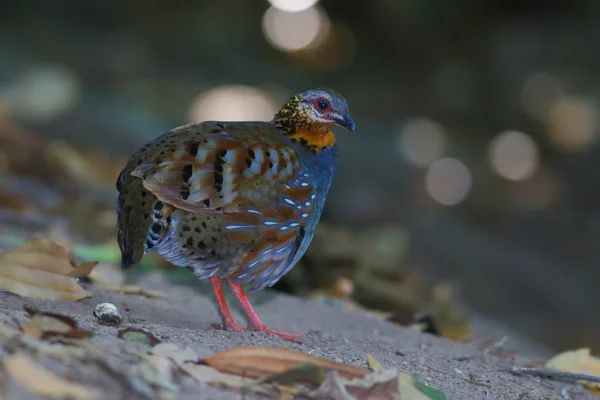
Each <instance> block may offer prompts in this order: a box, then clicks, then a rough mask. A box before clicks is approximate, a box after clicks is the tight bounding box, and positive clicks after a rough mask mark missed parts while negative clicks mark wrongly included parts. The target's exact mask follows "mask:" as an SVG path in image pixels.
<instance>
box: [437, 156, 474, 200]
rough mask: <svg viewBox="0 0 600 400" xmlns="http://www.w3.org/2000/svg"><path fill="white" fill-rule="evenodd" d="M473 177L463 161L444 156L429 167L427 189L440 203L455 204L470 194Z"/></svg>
mask: <svg viewBox="0 0 600 400" xmlns="http://www.w3.org/2000/svg"><path fill="white" fill-rule="evenodd" d="M471 179H472V178H471V172H470V171H469V169H468V168H467V167H466V166H465V165H464V164H463V163H462V162H460V161H459V160H457V159H455V158H442V159H441V160H438V161H436V162H434V163H433V164H431V166H429V168H428V169H427V175H426V176H425V189H426V190H427V193H428V194H429V196H431V198H432V199H433V200H435V201H437V202H438V203H440V204H443V205H445V206H454V205H457V204H458V203H460V202H462V201H463V200H464V199H465V198H466V197H467V195H468V194H469V191H470V190H471Z"/></svg>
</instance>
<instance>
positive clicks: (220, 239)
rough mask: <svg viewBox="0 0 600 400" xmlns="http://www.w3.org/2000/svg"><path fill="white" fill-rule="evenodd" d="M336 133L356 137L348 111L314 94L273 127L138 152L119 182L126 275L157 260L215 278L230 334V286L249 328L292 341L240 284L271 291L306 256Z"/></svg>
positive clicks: (194, 135) (233, 126) (238, 128)
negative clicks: (225, 287)
mask: <svg viewBox="0 0 600 400" xmlns="http://www.w3.org/2000/svg"><path fill="white" fill-rule="evenodd" d="M333 125H340V126H345V127H347V128H350V129H351V130H353V129H354V123H353V122H352V120H351V118H350V116H349V113H348V107H347V104H346V101H345V100H344V98H343V97H342V96H341V95H339V93H337V92H334V91H332V90H327V89H309V90H307V91H304V92H301V93H299V94H297V95H296V96H294V97H293V98H292V99H290V100H289V101H288V102H287V103H286V104H285V105H284V107H282V109H281V110H280V111H279V112H278V113H277V114H276V116H275V118H274V120H273V121H268V122H214V121H208V122H203V123H195V124H190V125H186V126H182V127H179V128H176V129H174V130H172V131H170V132H168V133H166V134H164V135H162V136H161V137H159V138H157V139H155V140H154V141H152V142H150V143H148V144H147V145H145V146H144V147H142V148H141V149H140V150H138V151H137V152H136V153H135V154H134V155H133V156H132V157H131V158H130V160H129V162H128V163H127V165H126V166H125V168H124V169H123V171H122V172H121V174H120V176H119V179H118V182H117V190H119V201H118V205H117V211H118V225H119V231H118V241H119V245H120V248H121V251H122V254H123V260H122V265H123V267H124V268H125V267H128V266H130V265H132V264H135V263H137V262H139V261H140V259H141V258H142V256H143V255H144V254H145V253H147V252H148V251H150V250H156V251H158V252H159V253H160V254H161V255H162V256H163V257H165V259H167V260H168V261H170V262H172V263H174V264H176V265H179V266H182V267H187V268H189V269H190V270H192V271H193V272H194V273H195V274H196V275H197V276H198V277H200V278H210V279H211V283H212V284H213V287H214V289H215V294H216V296H217V300H218V302H219V307H220V310H221V315H222V318H223V325H224V327H225V328H230V329H241V327H240V326H239V325H237V324H236V323H235V322H234V321H233V319H232V318H231V315H230V313H229V310H228V308H227V304H226V303H225V302H224V297H222V289H221V280H222V279H226V280H228V282H229V283H230V285H231V287H232V289H233V291H234V294H236V297H238V299H239V300H240V301H241V303H242V306H243V308H244V311H245V312H246V314H247V317H248V320H249V327H250V328H252V329H255V330H263V331H268V332H271V333H276V334H278V335H280V336H282V337H284V338H286V339H291V338H292V336H291V335H290V334H286V333H284V332H278V331H271V330H268V329H267V328H266V327H265V326H264V324H262V322H261V321H260V319H258V316H257V315H256V313H255V312H254V310H253V309H252V306H251V305H250V304H249V302H248V301H247V298H246V297H245V294H244V292H243V289H242V287H241V284H244V283H252V289H262V288H265V287H268V286H271V285H273V284H274V283H275V282H277V280H279V279H280V278H281V276H283V275H284V274H285V273H286V272H287V271H289V269H291V268H292V267H293V265H294V264H295V263H296V262H297V261H298V260H299V258H300V257H301V256H302V255H303V254H304V252H305V251H306V248H307V247H308V244H309V243H310V241H311V239H312V236H313V232H314V229H315V227H316V225H317V223H318V220H319V218H320V215H321V211H322V208H323V204H324V201H325V195H326V193H327V191H328V189H329V185H330V184H331V178H332V176H333V173H334V170H335V163H336V146H335V138H334V136H333V133H332V132H331V130H330V129H329V128H330V127H331V126H333Z"/></svg>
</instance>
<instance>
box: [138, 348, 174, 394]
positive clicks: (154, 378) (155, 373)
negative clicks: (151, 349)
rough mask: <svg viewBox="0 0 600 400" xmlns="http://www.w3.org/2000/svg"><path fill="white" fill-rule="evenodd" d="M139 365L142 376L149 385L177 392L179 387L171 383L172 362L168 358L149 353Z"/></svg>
mask: <svg viewBox="0 0 600 400" xmlns="http://www.w3.org/2000/svg"><path fill="white" fill-rule="evenodd" d="M145 358H146V361H144V362H142V363H141V364H140V366H139V368H140V373H141V375H142V377H143V378H144V379H145V380H146V382H148V383H149V384H151V385H154V386H156V387H160V388H162V389H165V390H169V391H171V392H177V391H178V390H179V387H178V386H177V385H176V384H175V383H173V363H172V362H171V361H169V359H167V358H165V357H163V356H159V355H156V354H151V355H149V356H146V357H145Z"/></svg>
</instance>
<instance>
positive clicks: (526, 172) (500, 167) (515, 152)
mask: <svg viewBox="0 0 600 400" xmlns="http://www.w3.org/2000/svg"><path fill="white" fill-rule="evenodd" d="M489 153H490V163H491V165H492V168H493V170H494V171H495V172H496V173H497V174H498V175H500V176H502V177H503V178H506V179H510V180H513V181H521V180H524V179H527V178H530V177H531V176H532V175H533V173H534V172H535V170H536V168H537V166H538V162H539V149H538V146H537V144H536V143H535V142H534V141H533V139H532V138H531V137H530V136H528V135H526V134H525V133H523V132H518V131H506V132H502V133H500V134H499V135H498V136H496V137H495V138H494V139H493V140H492V141H491V143H490V147H489Z"/></svg>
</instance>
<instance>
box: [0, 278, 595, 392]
mask: <svg viewBox="0 0 600 400" xmlns="http://www.w3.org/2000/svg"><path fill="white" fill-rule="evenodd" d="M190 279H192V278H191V277H190ZM139 286H140V287H143V288H147V289H156V290H160V291H162V292H165V293H167V294H168V298H166V299H148V298H144V297H141V296H135V295H121V294H115V293H110V292H106V291H102V290H99V289H96V288H93V287H91V290H92V291H93V293H94V296H93V297H92V298H88V299H84V300H82V301H80V302H76V303H73V302H58V301H40V300H32V299H25V298H21V297H18V296H15V295H11V294H7V293H0V323H6V324H9V325H11V326H15V322H14V319H15V318H16V319H17V320H19V321H20V322H25V321H27V317H26V314H25V312H24V311H23V303H24V302H29V303H32V304H34V305H36V306H38V307H40V308H42V309H43V310H46V311H56V312H60V313H63V314H67V315H69V316H72V317H74V318H75V319H76V320H77V321H78V322H79V324H80V326H81V327H82V328H85V329H89V330H93V331H94V332H95V333H96V335H95V336H94V337H93V338H92V339H91V341H92V343H94V344H95V345H97V346H100V347H102V348H104V349H107V350H109V351H108V352H107V353H114V354H113V355H111V356H109V358H110V357H112V360H111V362H114V363H125V364H126V363H128V362H131V360H129V359H128V356H127V354H126V352H125V350H126V349H127V350H131V349H136V348H138V349H139V350H144V349H147V347H146V346H145V345H143V344H141V343H135V342H131V341H124V340H120V339H118V338H117V337H116V333H117V330H118V329H119V328H123V327H126V326H134V327H138V328H145V329H147V330H149V331H150V332H152V333H154V334H155V335H157V336H159V337H160V338H161V339H162V340H163V341H166V342H173V343H179V344H185V345H188V346H190V347H192V348H193V349H194V350H195V351H196V352H197V353H198V354H199V355H201V356H209V355H211V354H214V353H215V352H217V351H219V350H222V349H225V348H230V347H235V346H238V345H262V346H278V347H286V348H292V349H297V350H300V351H303V352H306V353H309V354H313V355H318V356H323V357H327V358H329V359H332V360H335V361H343V362H346V363H350V364H355V365H358V366H363V367H364V366H366V354H367V352H370V353H371V354H373V355H374V356H375V358H377V359H378V360H379V361H380V362H381V363H382V364H383V365H384V366H385V367H397V368H400V369H403V370H406V371H408V372H411V373H413V374H415V375H416V376H417V377H419V378H420V379H421V380H423V381H424V382H425V383H426V384H428V385H430V386H433V387H436V388H438V389H440V390H443V391H444V392H445V393H446V394H447V395H448V398H450V399H465V400H467V399H473V400H475V399H521V400H525V399H531V400H533V399H535V400H541V399H564V398H567V397H565V395H566V393H565V392H567V393H568V396H569V397H568V398H570V399H594V398H595V397H594V396H593V395H592V394H591V393H589V392H587V391H585V390H584V389H582V388H580V387H577V386H574V385H570V384H566V383H562V382H555V381H551V380H542V379H540V378H535V377H521V376H515V375H513V374H511V373H509V372H506V371H505V370H508V369H510V368H511V367H512V366H513V365H515V364H518V365H527V360H525V359H523V360H516V361H514V360H511V359H509V358H504V357H497V356H492V355H489V354H484V353H482V352H481V351H479V350H478V349H477V348H476V347H475V346H473V345H465V344H457V343H453V342H451V341H448V340H445V339H441V338H437V337H434V336H432V335H427V334H420V333H418V332H415V331H412V330H409V329H404V328H401V327H399V326H396V325H394V324H391V323H388V322H385V321H382V320H379V319H377V318H376V317H373V316H370V315H365V314H364V313H361V312H359V311H355V310H348V309H341V308H340V307H328V306H322V305H320V306H317V305H314V304H312V303H310V302H308V301H306V300H302V299H298V298H293V297H289V296H284V295H278V294H273V293H272V292H271V293H269V292H262V293H257V294H256V295H254V296H251V298H253V300H254V303H255V305H256V307H257V311H258V312H259V314H260V315H261V316H262V317H263V319H264V321H265V323H266V324H267V325H269V326H270V327H272V328H276V329H282V330H290V331H299V332H307V334H306V335H305V336H304V337H303V338H302V340H303V344H294V343H289V342H286V341H283V340H281V339H279V338H276V337H271V336H268V335H265V334H262V333H245V332H225V331H221V330H217V329H214V328H213V327H211V324H213V323H215V322H218V314H217V311H216V308H215V304H214V302H213V298H212V295H211V294H210V289H209V287H208V285H207V284H204V283H202V284H199V285H198V287H197V288H192V287H187V286H178V285H174V284H172V283H170V282H169V281H168V280H167V279H166V278H164V277H162V276H160V275H158V274H152V275H150V276H148V277H146V278H145V279H144V280H142V281H141V282H140V283H139ZM100 302H112V303H114V304H116V305H117V306H118V307H119V309H120V311H121V313H122V315H123V317H124V322H123V324H121V326H120V327H119V328H115V327H109V326H104V325H100V324H99V323H98V322H97V321H96V319H95V318H94V317H93V309H94V306H95V305H96V304H98V303H100ZM231 303H232V304H233V301H231ZM124 304H126V305H124ZM126 309H127V311H126ZM236 314H237V316H238V317H239V316H240V314H239V313H237V312H236ZM5 351H6V350H5V349H2V350H0V357H1V356H2V355H3V354H2V353H3V352H5ZM119 354H121V355H120V356H119ZM42 365H43V366H45V367H47V368H49V369H50V370H52V371H54V372H56V373H58V374H62V375H63V376H64V375H68V376H71V377H74V379H77V380H78V381H81V382H83V383H87V384H90V385H92V386H95V387H98V388H100V389H101V390H103V391H105V393H106V398H111V399H112V398H122V397H123V393H124V389H123V387H122V385H121V382H120V381H119V380H118V379H116V378H115V377H112V376H110V375H108V374H107V373H106V372H104V371H103V370H101V369H99V368H98V367H96V366H94V365H89V368H86V367H75V366H74V365H70V364H69V363H64V364H63V363H60V362H57V361H53V360H48V359H46V360H43V361H42ZM4 384H5V387H6V391H7V392H6V393H7V398H8V399H19V400H25V399H37V398H38V397H37V396H35V395H33V394H30V393H28V392H27V391H26V390H25V389H24V388H23V387H21V386H20V385H18V384H17V383H15V382H12V381H11V380H10V379H8V378H6V377H5V379H4ZM128 398H132V397H128ZM178 398H182V399H188V398H189V399H191V398H195V399H240V398H242V397H241V396H240V395H239V394H235V393H231V392H227V391H222V390H217V389H214V388H211V387H208V386H206V385H200V384H197V383H195V382H194V381H193V380H192V379H191V378H185V380H184V381H183V383H182V391H181V393H180V395H179V397H178Z"/></svg>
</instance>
